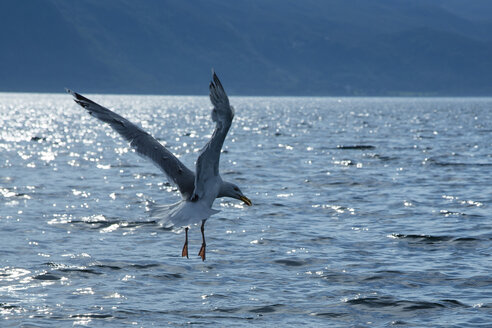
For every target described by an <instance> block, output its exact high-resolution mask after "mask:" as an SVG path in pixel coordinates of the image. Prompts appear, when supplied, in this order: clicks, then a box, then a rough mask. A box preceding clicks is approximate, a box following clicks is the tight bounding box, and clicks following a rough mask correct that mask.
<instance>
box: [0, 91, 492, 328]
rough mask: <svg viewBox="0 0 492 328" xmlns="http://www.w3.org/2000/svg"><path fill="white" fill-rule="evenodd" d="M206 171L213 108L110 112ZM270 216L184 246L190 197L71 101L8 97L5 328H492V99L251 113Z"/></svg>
mask: <svg viewBox="0 0 492 328" xmlns="http://www.w3.org/2000/svg"><path fill="white" fill-rule="evenodd" d="M92 98H93V99H94V100H96V101H98V102H100V103H102V104H105V105H107V106H108V107H110V108H114V109H117V111H118V112H119V113H120V114H122V115H124V116H126V117H128V118H129V119H131V120H133V121H135V122H138V123H139V124H140V125H141V126H143V127H144V128H145V129H146V130H147V131H149V132H150V133H151V134H152V135H154V136H155V137H156V138H158V139H159V140H160V141H161V142H165V143H166V144H167V146H168V147H169V148H170V149H172V151H173V152H174V153H175V154H178V155H179V156H180V158H181V160H182V161H184V162H185V163H186V164H187V165H188V166H193V163H194V160H195V159H196V156H197V152H198V150H199V149H200V148H201V147H202V146H203V145H204V143H205V142H206V140H207V139H208V138H209V136H210V134H211V132H212V129H213V126H212V122H211V120H210V118H209V113H210V104H209V102H208V99H207V98H206V97H157V96H153V97H147V96H102V95H95V96H93V97H92ZM231 102H232V103H233V105H235V107H236V118H235V120H234V123H233V127H232V130H231V131H230V133H229V136H228V138H227V140H226V143H225V147H224V149H225V151H224V153H223V154H222V160H221V170H222V174H223V176H224V177H225V178H227V179H228V180H232V181H234V182H236V183H237V184H238V185H240V187H241V188H242V190H243V192H244V193H245V194H246V195H247V196H248V197H250V198H251V199H252V201H253V203H254V206H253V207H246V206H243V205H241V204H240V202H238V201H236V200H228V199H224V200H221V201H216V203H215V208H217V209H220V210H221V211H222V212H221V213H219V214H218V215H216V216H214V217H212V218H211V219H210V220H208V222H207V225H206V235H207V244H208V245H207V246H208V249H207V250H208V254H207V260H206V262H204V263H202V261H201V260H200V258H199V257H198V256H197V255H196V254H197V253H198V250H199V248H200V244H201V238H200V233H199V229H192V230H190V239H191V240H190V246H189V247H190V254H191V255H192V256H191V258H190V259H186V258H181V256H180V254H181V248H182V245H183V242H184V234H183V233H179V234H178V233H176V232H173V231H171V230H166V229H164V228H162V227H161V226H160V225H159V224H158V223H157V222H154V221H152V220H151V219H150V218H149V217H148V216H147V214H146V203H147V201H156V202H158V203H163V204H165V203H171V202H174V201H176V200H177V199H178V195H177V192H176V190H175V189H173V187H172V186H169V185H168V184H167V182H166V180H165V178H164V176H163V175H162V174H161V173H160V171H159V170H158V169H157V168H156V167H154V166H153V165H152V164H151V163H149V162H147V161H146V160H145V159H143V158H140V157H138V156H137V155H136V154H134V153H133V152H132V151H131V150H130V149H129V148H128V145H127V143H126V142H124V141H123V140H122V139H121V138H120V137H119V136H118V135H116V134H115V133H113V132H112V130H111V129H110V128H109V127H108V126H106V125H104V124H101V123H100V122H99V121H97V120H96V119H94V118H91V117H90V116H89V115H88V114H87V113H85V112H84V110H83V109H82V108H80V107H77V106H76V105H75V104H74V103H73V101H72V100H71V98H70V97H69V96H68V95H50V94H42V95H36V94H0V154H1V157H0V211H1V212H0V240H1V245H0V313H1V320H2V321H1V322H0V326H2V327H9V326H19V325H25V326H26V327H52V326H72V325H87V326H90V327H111V326H123V325H135V326H144V327H148V326H168V325H169V326H187V325H189V324H193V325H194V326H212V327H215V326H222V327H227V326H250V325H257V326H276V327H285V326H300V325H306V326H311V327H318V326H330V327H348V326H358V327H373V326H374V327H380V326H396V327H429V326H432V327H466V326H473V327H490V322H492V277H491V274H490V273H491V272H492V260H491V250H492V248H491V241H492V224H491V204H492V183H491V182H492V181H491V173H492V147H491V146H492V144H491V143H492V110H491V108H492V99H490V98H482V99H478V98H477V99H468V98H467V99H411V98H408V99H377V98H373V99H365V98H342V99H337V98H234V97H233V98H232V99H231Z"/></svg>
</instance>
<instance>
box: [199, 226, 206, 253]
mask: <svg viewBox="0 0 492 328" xmlns="http://www.w3.org/2000/svg"><path fill="white" fill-rule="evenodd" d="M205 221H207V220H203V221H202V227H201V230H202V247H201V248H200V251H199V252H198V256H201V258H202V261H205V247H206V246H207V244H206V243H205Z"/></svg>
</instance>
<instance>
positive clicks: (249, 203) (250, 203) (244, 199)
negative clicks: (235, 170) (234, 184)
mask: <svg viewBox="0 0 492 328" xmlns="http://www.w3.org/2000/svg"><path fill="white" fill-rule="evenodd" d="M239 198H240V199H241V200H242V201H243V202H244V203H245V204H246V205H248V206H251V205H253V203H252V202H251V201H250V200H249V198H248V197H246V196H241V197H239Z"/></svg>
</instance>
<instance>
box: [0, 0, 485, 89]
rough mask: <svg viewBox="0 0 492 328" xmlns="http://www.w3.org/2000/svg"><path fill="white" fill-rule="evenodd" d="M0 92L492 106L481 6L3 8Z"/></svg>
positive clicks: (461, 2) (259, 3) (349, 1)
mask: <svg viewBox="0 0 492 328" xmlns="http://www.w3.org/2000/svg"><path fill="white" fill-rule="evenodd" d="M0 18H1V19H0V44H1V48H0V91H27V92H62V91H63V88H64V87H70V88H73V89H75V90H79V91H81V92H97V93H143V94H145V93H147V94H206V93H207V91H208V90H207V84H208V81H209V78H210V69H211V68H212V67H213V68H215V70H216V71H217V72H218V74H219V75H220V76H221V78H222V79H223V81H224V82H225V84H226V86H227V90H228V91H229V93H231V94H236V95H456V96H461V95H492V1H489V0H475V1H468V0H372V1H368V0H303V1H297V0H244V1H227V0H206V1H205V0H180V1H175V0H162V1H158V0H142V1H132V0H105V1H99V0H79V1H65V0H43V1H41V0H23V1H16V0H3V1H1V2H0Z"/></svg>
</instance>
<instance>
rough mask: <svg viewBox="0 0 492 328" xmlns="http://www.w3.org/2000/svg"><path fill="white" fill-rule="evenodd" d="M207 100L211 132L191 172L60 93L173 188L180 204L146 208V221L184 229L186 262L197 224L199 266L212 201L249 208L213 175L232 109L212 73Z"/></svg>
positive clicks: (128, 125)
mask: <svg viewBox="0 0 492 328" xmlns="http://www.w3.org/2000/svg"><path fill="white" fill-rule="evenodd" d="M209 89H210V101H211V102H212V105H213V109H212V120H213V121H214V122H215V129H214V132H213V134H212V137H211V139H210V140H209V141H208V142H207V144H206V145H205V146H204V147H203V148H202V150H201V151H200V154H199V156H198V159H197V161H196V165H195V172H193V171H192V170H190V169H189V168H187V167H186V166H185V165H184V164H183V163H182V162H181V161H180V160H179V159H178V158H177V157H176V156H174V155H173V154H172V153H171V152H170V151H169V150H167V149H166V147H164V146H163V145H161V144H160V143H159V142H158V141H157V140H156V139H155V138H153V137H152V136H151V135H150V134H149V133H147V132H145V131H144V130H143V129H142V128H140V127H139V126H137V125H135V124H133V123H132V122H130V121H128V120H127V119H125V118H124V117H122V116H120V115H118V114H116V113H115V112H113V111H111V110H109V109H107V108H105V107H103V106H101V105H99V104H97V103H95V102H94V101H92V100H90V99H88V98H86V97H84V96H82V95H80V94H78V93H76V92H74V91H72V90H69V89H66V91H67V92H68V93H69V94H71V95H72V96H73V98H74V101H75V102H76V103H77V104H78V105H80V106H82V107H83V108H85V109H86V110H87V112H88V113H89V114H90V115H91V116H94V117H95V118H97V119H99V120H101V121H103V122H105V123H108V124H109V125H110V126H111V127H112V128H113V129H114V130H115V131H116V132H118V133H119V134H120V135H121V136H122V137H123V138H124V139H126V140H127V141H129V142H130V146H131V147H132V148H133V149H135V151H136V152H137V153H138V154H139V155H141V156H143V157H146V158H148V159H150V160H151V161H152V162H154V164H156V165H157V166H158V167H159V168H160V169H161V170H162V171H163V172H164V173H165V174H166V176H167V178H168V180H169V181H170V182H171V183H173V184H174V185H176V186H177V188H178V190H179V192H180V193H181V197H182V199H181V200H180V201H179V202H177V203H175V204H170V205H157V204H152V205H151V208H150V216H151V217H154V218H157V219H159V220H160V221H161V222H162V224H163V225H164V226H167V227H171V226H177V227H184V229H185V235H186V236H185V243H184V245H183V249H182V252H181V256H182V257H184V256H186V257H187V258H189V257H188V229H189V228H190V227H191V226H192V225H196V224H200V223H201V228H200V230H201V233H202V247H201V248H200V252H199V253H198V256H200V257H201V258H202V261H205V248H206V243H205V222H206V221H207V219H208V218H209V217H210V216H211V215H213V214H216V213H218V212H220V211H218V210H214V209H212V205H213V203H214V201H215V199H216V198H221V197H231V198H235V199H238V200H241V201H243V202H244V203H245V204H246V205H248V206H251V205H252V203H251V200H249V198H248V197H246V196H244V194H243V193H242V192H241V190H240V189H239V187H238V186H237V185H235V184H234V183H232V182H228V181H224V180H222V178H221V176H220V173H219V161H220V152H221V149H222V145H223V144H224V140H225V138H226V135H227V132H228V131H229V129H230V127H231V123H232V119H233V118H234V108H233V107H232V106H231V105H230V104H229V98H228V97H227V94H226V92H225V91H224V87H223V86H222V83H220V80H219V78H218V77H217V75H216V74H215V72H213V71H212V81H211V82H210V86H209Z"/></svg>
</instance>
